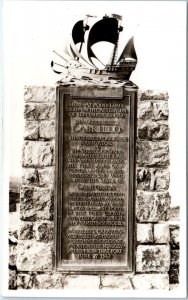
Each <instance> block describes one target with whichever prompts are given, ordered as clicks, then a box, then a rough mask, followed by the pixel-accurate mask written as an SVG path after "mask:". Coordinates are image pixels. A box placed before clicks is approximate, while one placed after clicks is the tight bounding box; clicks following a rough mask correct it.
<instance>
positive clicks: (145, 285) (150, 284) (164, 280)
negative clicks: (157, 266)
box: [132, 274, 169, 290]
mask: <svg viewBox="0 0 188 300" xmlns="http://www.w3.org/2000/svg"><path fill="white" fill-rule="evenodd" d="M132 281H133V285H134V288H135V289H136V290H152V289H167V290H168V289H169V275H168V274H137V275H135V276H134V277H133V279H132Z"/></svg>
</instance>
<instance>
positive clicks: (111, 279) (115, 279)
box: [101, 275, 133, 290]
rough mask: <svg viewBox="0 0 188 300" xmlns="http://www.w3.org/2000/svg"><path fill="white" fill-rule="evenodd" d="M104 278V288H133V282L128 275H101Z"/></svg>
mask: <svg viewBox="0 0 188 300" xmlns="http://www.w3.org/2000/svg"><path fill="white" fill-rule="evenodd" d="M101 279H102V289H104V288H115V289H122V290H127V289H130V290H132V289H133V288H132V284H131V281H130V279H129V278H128V276H126V275H104V276H102V277H101Z"/></svg>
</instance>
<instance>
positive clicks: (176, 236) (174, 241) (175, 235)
mask: <svg viewBox="0 0 188 300" xmlns="http://www.w3.org/2000/svg"><path fill="white" fill-rule="evenodd" d="M170 246H171V249H172V250H173V249H179V247H180V227H179V225H170Z"/></svg>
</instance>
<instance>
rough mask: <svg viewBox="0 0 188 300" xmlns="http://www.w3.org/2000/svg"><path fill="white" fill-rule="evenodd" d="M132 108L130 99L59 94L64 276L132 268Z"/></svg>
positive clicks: (59, 187) (60, 227)
mask: <svg viewBox="0 0 188 300" xmlns="http://www.w3.org/2000/svg"><path fill="white" fill-rule="evenodd" d="M130 104H131V96H130V95H129V94H127V95H124V96H123V97H122V99H116V98H112V99H106V98H104V97H103V98H101V99H98V98H92V97H91V98H88V99H87V98H71V97H70V95H69V94H66V93H63V92H60V97H59V108H58V111H59V112H58V118H59V122H58V124H59V125H58V127H59V130H58V143H57V146H58V153H57V155H58V158H59V159H58V167H57V169H58V170H57V178H58V182H57V197H59V199H57V201H58V204H57V206H58V211H57V215H58V216H57V222H59V223H60V224H58V233H57V234H58V236H57V239H58V241H57V245H58V251H57V252H58V254H59V259H58V267H59V268H60V269H62V270H65V271H67V270H69V271H71V270H72V271H79V270H80V271H86V272H87V271H105V270H109V271H123V270H131V268H132V261H131V255H130V247H132V237H133V236H130V228H131V227H132V226H131V224H130V222H132V220H133V216H132V201H133V199H132V197H133V194H132V193H133V190H132V183H131V180H133V168H134V167H133V166H131V165H130V162H131V160H130V157H131V156H132V155H133V153H130V150H131V149H132V151H133V152H134V149H133V148H134V147H133V143H131V145H130V139H132V138H133V137H134V136H133V135H132V136H131V130H130V125H131V114H130V110H131V105H130ZM132 162H133V157H132ZM131 169H132V171H131ZM59 179H61V180H59ZM59 202H60V203H59ZM132 235H133V233H132Z"/></svg>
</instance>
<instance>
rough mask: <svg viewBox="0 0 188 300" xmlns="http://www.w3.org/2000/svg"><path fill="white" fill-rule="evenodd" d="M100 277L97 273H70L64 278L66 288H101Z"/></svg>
mask: <svg viewBox="0 0 188 300" xmlns="http://www.w3.org/2000/svg"><path fill="white" fill-rule="evenodd" d="M99 285H100V278H99V276H97V275H68V276H66V277H65V278H64V281H63V287H64V289H83V288H85V289H99Z"/></svg>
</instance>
